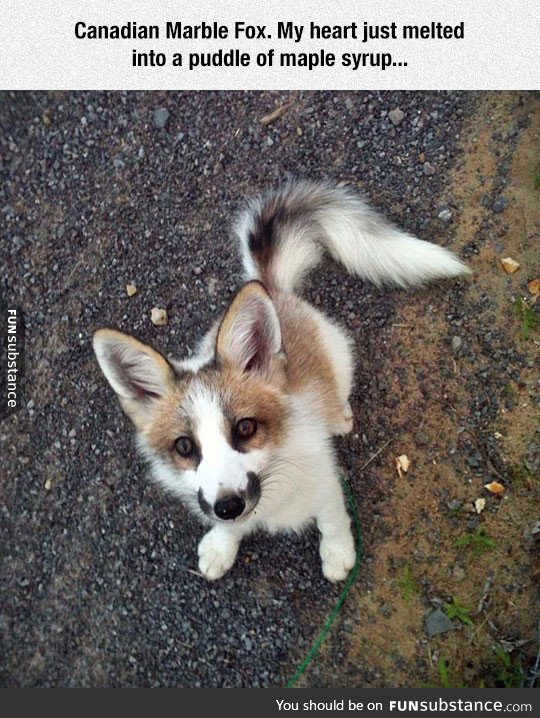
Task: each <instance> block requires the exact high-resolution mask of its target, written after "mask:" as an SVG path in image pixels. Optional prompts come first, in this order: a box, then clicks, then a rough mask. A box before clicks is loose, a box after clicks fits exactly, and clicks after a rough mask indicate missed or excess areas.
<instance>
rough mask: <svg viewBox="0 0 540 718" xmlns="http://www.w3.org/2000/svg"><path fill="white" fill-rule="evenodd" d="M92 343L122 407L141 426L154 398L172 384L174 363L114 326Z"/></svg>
mask: <svg viewBox="0 0 540 718" xmlns="http://www.w3.org/2000/svg"><path fill="white" fill-rule="evenodd" d="M93 344H94V351H95V353H96V357H97V360H98V362H99V366H100V367H101V370H102V371H103V373H104V374H105V377H106V379H107V381H108V382H109V384H110V385H111V386H112V388H113V389H114V391H115V392H116V393H117V395H118V398H119V399H120V403H121V404H122V407H123V408H124V410H125V412H126V413H127V414H128V416H130V418H131V419H132V420H133V422H134V423H135V424H137V425H140V424H141V422H142V421H143V419H144V416H145V414H146V413H147V412H148V409H149V408H150V406H151V405H152V403H153V401H155V400H156V399H159V398H160V397H162V396H164V395H165V394H167V393H168V392H169V390H170V388H171V387H172V384H173V381H174V371H173V369H172V367H171V365H170V364H169V362H168V361H167V360H166V359H165V357H163V356H162V355H161V354H160V353H159V352H157V351H156V350H155V349H152V348H151V347H149V346H147V345H146V344H143V343H142V342H140V341H138V340H137V339H134V338H133V337H130V336H129V335H127V334H122V332H116V331H113V330H112V329H99V330H98V331H97V332H96V333H95V334H94V340H93Z"/></svg>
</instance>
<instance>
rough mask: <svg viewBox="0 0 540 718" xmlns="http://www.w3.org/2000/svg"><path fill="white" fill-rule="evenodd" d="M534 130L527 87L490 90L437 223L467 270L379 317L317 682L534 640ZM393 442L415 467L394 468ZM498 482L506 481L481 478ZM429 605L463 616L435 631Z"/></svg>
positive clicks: (422, 672)
mask: <svg viewBox="0 0 540 718" xmlns="http://www.w3.org/2000/svg"><path fill="white" fill-rule="evenodd" d="M517 118H521V119H520V120H519V121H518V119H517ZM539 136H540V107H539V105H538V102H537V101H536V100H535V99H533V98H532V97H531V96H527V95H525V96H516V95H515V94H504V93H500V94H497V95H483V96H481V97H480V98H479V100H478V102H477V106H476V110H475V111H474V112H472V113H471V117H470V119H469V120H468V122H467V123H466V125H465V126H464V127H463V130H462V133H461V150H462V154H461V160H460V162H459V164H458V165H457V166H456V167H455V169H454V171H453V172H452V175H451V177H450V178H449V183H448V186H447V189H446V191H445V194H444V196H443V200H444V199H446V206H445V207H444V210H446V211H443V210H441V213H440V217H442V219H441V221H440V223H439V225H438V226H434V227H433V231H434V234H436V235H437V241H438V242H442V243H445V242H448V243H450V246H451V247H452V248H453V249H454V250H455V251H457V252H458V253H460V254H464V255H465V256H467V257H468V262H469V264H470V266H471V268H472V269H473V272H474V275H473V277H472V278H471V279H470V280H467V281H463V282H461V283H458V284H455V285H453V286H451V287H448V286H447V287H444V288H439V289H436V290H435V291H434V290H433V288H432V289H431V290H425V291H421V292H418V293H416V294H414V295H412V294H403V297H399V299H398V301H397V302H396V305H397V309H396V312H395V315H394V317H393V319H392V323H391V326H389V327H388V328H387V329H385V331H386V348H387V355H386V357H385V358H384V373H385V375H386V386H385V387H384V391H383V392H382V396H381V409H380V412H379V416H374V417H372V420H373V421H374V422H379V423H380V424H382V425H384V426H385V433H386V435H387V436H388V437H391V438H390V441H389V443H388V445H387V446H386V447H384V448H383V450H382V451H381V453H380V455H379V456H378V457H376V458H375V459H374V460H373V462H372V463H371V465H370V466H369V467H368V468H366V471H365V472H363V473H362V475H357V476H356V477H355V479H354V480H353V483H355V484H357V485H358V484H359V483H360V482H362V483H363V482H364V481H366V482H369V485H371V486H372V489H371V491H370V492H369V500H368V501H367V502H365V503H364V504H362V505H361V506H360V513H361V519H362V523H363V526H364V532H365V543H366V558H365V560H364V563H363V566H362V569H361V576H362V578H361V579H360V582H359V584H358V585H357V587H356V589H355V592H354V595H353V597H352V598H351V599H350V601H349V604H348V609H347V611H346V617H345V618H344V619H343V621H342V623H341V626H340V630H339V631H338V632H337V633H336V634H335V636H334V639H333V641H332V642H331V644H330V645H329V646H328V648H327V650H326V652H325V659H324V661H323V662H324V667H321V666H318V667H315V668H314V669H312V673H311V674H310V676H309V677H308V678H307V682H308V683H310V684H311V683H313V682H317V683H319V684H321V685H336V682H337V683H338V684H341V685H343V684H344V683H345V684H346V685H351V686H381V685H386V686H409V687H411V686H425V685H452V686H471V687H472V686H510V685H520V684H521V683H522V681H523V674H524V673H525V672H526V670H527V668H528V667H529V666H531V664H532V663H533V659H534V657H535V656H536V652H537V650H538V642H537V640H538V636H537V621H538V611H537V608H538V577H539V573H538V557H539V553H540V552H539V550H538V544H536V546H535V543H534V539H533V528H534V526H535V523H536V522H537V521H538V518H539V516H538V508H539V505H540V502H539V498H540V491H539V486H538V478H537V476H538V473H537V472H538V433H537V431H538V429H537V426H538V423H537V419H538V393H537V389H538V373H537V369H536V368H535V357H537V356H538V346H539V340H538V334H534V332H531V334H530V336H529V338H528V340H524V339H523V336H522V326H521V319H520V317H519V316H517V315H516V313H515V312H514V310H513V306H514V304H515V302H516V300H517V298H518V297H523V298H525V299H526V301H527V302H528V303H529V304H530V305H531V306H532V301H531V299H532V298H531V294H530V293H529V292H528V291H527V282H528V281H529V280H531V279H533V278H536V277H538V276H539V275H540V267H539V265H538V251H537V247H538V246H539V236H540V232H539V229H540V202H539V190H538V189H537V188H535V183H534V175H535V172H537V171H538V167H539V162H540V158H539V155H538V140H539ZM450 213H451V221H450V222H448V219H449V216H448V215H449V214H450ZM444 220H446V222H444ZM506 256H511V257H513V258H514V259H516V260H517V261H518V262H519V264H520V265H521V268H520V270H519V271H518V272H517V273H516V274H514V275H511V276H510V275H507V274H505V272H504V271H503V270H502V268H501V266H500V259H501V258H502V257H506ZM533 311H534V307H533ZM360 401H361V398H360ZM359 411H361V409H359V408H358V407H357V414H358V412H359ZM535 417H536V418H535ZM535 429H536V433H535ZM359 434H360V436H361V432H359ZM357 436H358V435H357ZM351 440H352V441H354V437H353V439H351ZM402 453H405V454H407V455H408V456H409V458H410V459H411V460H412V466H411V468H410V470H409V472H408V473H407V474H405V475H403V476H402V477H399V476H398V475H397V472H396V471H395V468H394V466H393V459H394V457H397V456H398V455H400V454H402ZM374 473H376V477H374V476H373V474H374ZM492 481H495V482H498V483H500V484H501V485H502V486H504V487H505V491H504V493H502V494H500V495H496V494H494V493H491V492H490V491H488V490H487V489H485V488H484V485H485V484H487V483H488V482H492ZM477 499H483V500H485V507H484V508H483V510H481V513H478V512H477V509H476V508H475V501H476V500H477ZM479 507H480V508H481V507H482V502H481V503H480V505H479ZM456 543H457V544H462V545H461V546H459V545H456ZM437 607H438V608H440V609H441V610H442V612H443V613H449V614H452V610H454V613H455V612H456V610H457V612H458V613H459V616H457V617H454V618H453V619H452V630H449V631H448V632H446V633H444V634H441V635H438V636H434V637H432V638H428V636H427V634H426V631H425V627H424V621H425V618H426V616H427V615H428V614H429V613H430V612H431V611H433V610H435V609H436V608H437ZM456 607H457V609H456ZM460 607H465V611H463V610H461V609H460ZM460 617H461V619H462V620H461V619H460ZM336 652H338V653H340V654H344V658H345V664H344V668H343V667H342V669H341V671H340V676H339V677H338V676H337V675H336V673H335V671H334V670H332V665H335V658H336Z"/></svg>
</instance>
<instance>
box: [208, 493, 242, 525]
mask: <svg viewBox="0 0 540 718" xmlns="http://www.w3.org/2000/svg"><path fill="white" fill-rule="evenodd" d="M245 508H246V502H245V501H244V499H243V498H241V497H240V496H236V495H234V494H233V495H232V496H226V497H224V498H222V499H219V501H216V503H215V504H214V511H215V514H216V516H217V517H218V518H220V519H224V520H225V521H229V520H231V519H235V518H236V517H237V516H240V514H241V513H242V511H243V510H244V509H245Z"/></svg>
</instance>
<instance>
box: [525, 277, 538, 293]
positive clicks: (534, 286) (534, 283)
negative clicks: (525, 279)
mask: <svg viewBox="0 0 540 718" xmlns="http://www.w3.org/2000/svg"><path fill="white" fill-rule="evenodd" d="M527 287H528V288H529V292H530V293H531V294H532V295H533V296H536V295H537V294H540V279H531V281H530V282H529V283H528V284H527Z"/></svg>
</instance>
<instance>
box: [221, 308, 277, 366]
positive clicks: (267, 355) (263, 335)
mask: <svg viewBox="0 0 540 718" xmlns="http://www.w3.org/2000/svg"><path fill="white" fill-rule="evenodd" d="M227 344H228V351H227V355H228V359H229V360H231V361H232V362H233V363H234V364H235V365H236V366H237V367H239V368H240V369H242V371H264V370H265V369H266V368H267V367H268V365H269V363H270V359H271V358H272V356H273V355H274V354H276V353H277V352H279V350H280V348H281V332H280V328H279V321H278V318H277V315H276V312H275V309H274V306H273V304H272V303H271V301H270V300H268V301H265V300H264V299H261V298H259V297H250V298H249V299H247V300H246V301H245V303H244V306H242V307H241V309H240V311H239V313H238V316H237V317H236V319H235V321H234V323H233V325H232V327H231V329H230V334H229V337H228V341H227Z"/></svg>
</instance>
